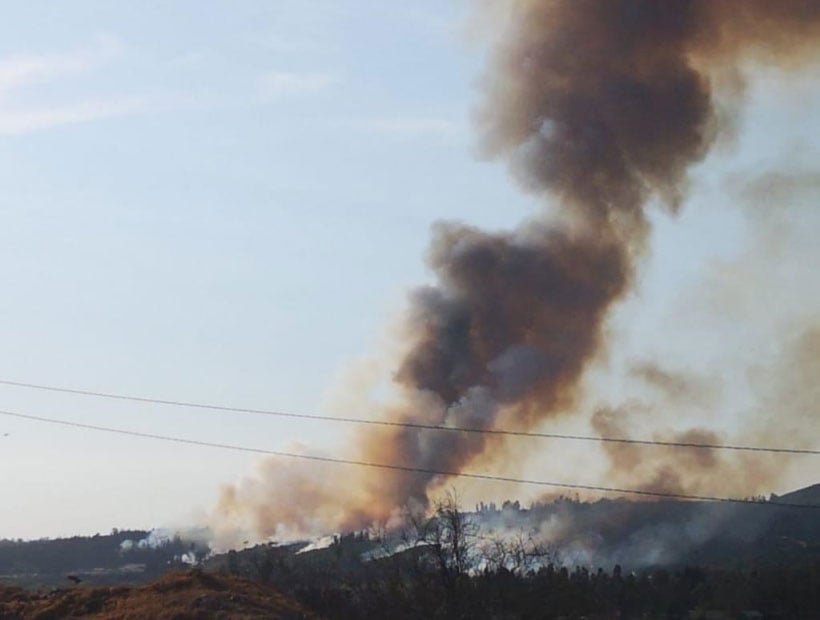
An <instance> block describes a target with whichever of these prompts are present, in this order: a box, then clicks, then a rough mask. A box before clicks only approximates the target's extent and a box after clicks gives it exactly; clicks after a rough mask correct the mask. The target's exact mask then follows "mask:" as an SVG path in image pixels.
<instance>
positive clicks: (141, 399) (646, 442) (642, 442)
mask: <svg viewBox="0 0 820 620" xmlns="http://www.w3.org/2000/svg"><path fill="white" fill-rule="evenodd" d="M0 385H9V386H13V387H20V388H26V389H32V390H44V391H48V392H59V393H63V394H77V395H81V396H94V397H97V398H108V399H113V400H124V401H131V402H138V403H151V404H155V405H170V406H174V407H190V408H193V409H207V410H210V411H222V412H227V413H250V414H255V415H266V416H275V417H281V418H292V419H300V420H317V421H321V422H336V423H342V424H361V425H370V426H382V427H394V428H412V429H417V430H432V431H444V432H450V433H479V434H483V435H502V436H508V437H532V438H540V439H558V440H569V441H591V442H598V443H615V444H628V445H637V446H661V447H669V448H696V449H700V450H733V451H740V452H767V453H774V454H803V455H820V450H812V449H804V448H777V447H770V446H743V445H731V444H713V443H700V442H690V441H661V440H650V439H629V438H626V437H595V436H592V435H570V434H562V433H541V432H533V431H516V430H508V429H494V428H477V427H465V426H444V425H441V424H420V423H416V422H395V421H389V420H373V419H367V418H351V417H338V416H328V415H320V414H309V413H292V412H286V411H276V410H270V409H249V408H245V407H229V406H224V405H215V404H211V403H197V402H191V401H184V400H165V399H161V398H149V397H145V396H129V395H125V394H114V393H110V392H95V391H91V390H80V389H76V388H65V387H56V386H52V385H41V384H36V383H22V382H19V381H9V380H5V379H0Z"/></svg>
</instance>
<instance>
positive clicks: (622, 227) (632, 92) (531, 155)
mask: <svg viewBox="0 0 820 620" xmlns="http://www.w3.org/2000/svg"><path fill="white" fill-rule="evenodd" d="M512 10H513V12H514V15H513V17H512V20H511V24H512V27H511V30H510V32H508V33H507V34H506V36H505V38H504V39H503V40H502V42H501V44H500V47H499V49H498V51H497V53H496V55H495V58H494V61H493V64H492V66H491V68H490V71H489V75H488V78H487V90H488V92H487V101H486V103H485V105H484V106H483V108H482V110H481V130H482V133H483V136H484V138H485V143H486V146H487V148H488V150H489V152H490V153H491V154H494V155H497V156H503V157H505V158H506V159H508V161H509V162H510V165H511V167H512V169H513V172H514V174H515V176H516V177H517V178H518V179H519V180H520V181H521V182H522V183H523V184H524V186H525V187H526V188H527V189H529V190H531V191H534V192H536V193H537V194H539V195H543V197H544V199H545V201H546V202H547V203H549V204H551V205H552V206H554V207H557V209H556V211H557V217H553V219H552V221H551V222H550V223H547V222H546V218H544V219H542V220H535V221H533V222H530V223H527V224H525V225H522V226H521V227H520V228H519V229H517V230H516V231H515V232H513V233H510V234H505V235H494V234H488V233H483V232H481V231H478V230H475V229H472V228H468V227H464V226H456V225H440V226H439V227H438V230H437V234H436V237H435V239H434V242H433V247H432V251H431V258H430V262H431V266H432V267H433V269H434V270H435V273H436V275H437V276H438V281H439V283H438V285H437V286H435V287H432V288H428V289H421V290H418V291H416V292H415V294H414V296H413V310H412V313H411V324H412V326H413V328H414V333H415V342H414V343H413V346H412V348H411V349H410V351H409V352H408V354H407V356H406V358H405V359H404V361H403V363H402V365H401V367H400V368H399V371H398V373H397V375H396V379H397V381H398V382H400V383H401V384H402V385H403V386H405V387H407V388H408V389H409V390H413V391H423V392H429V393H432V394H434V395H435V396H436V397H437V399H438V400H439V402H440V403H441V408H440V409H439V411H440V412H441V417H440V419H439V420H438V422H441V423H444V424H453V425H469V426H473V427H481V428H491V427H493V425H494V423H495V419H496V417H497V416H498V414H499V412H500V411H501V410H502V409H504V410H508V411H509V410H512V411H513V412H514V416H515V419H517V420H519V424H520V426H522V427H526V426H529V425H532V424H533V423H535V422H537V421H539V420H541V419H544V418H546V417H548V416H550V415H554V414H555V413H556V412H557V411H558V410H560V409H561V408H563V407H566V406H568V405H570V404H571V403H572V400H573V396H574V395H575V391H576V386H577V383H578V380H579V378H580V377H581V375H582V373H583V371H584V369H585V366H586V364H587V363H588V362H589V360H590V359H592V357H593V356H594V355H595V353H596V352H597V351H598V350H599V348H600V347H601V346H602V344H603V336H602V326H603V323H604V321H605V319H606V317H607V311H608V310H609V308H610V307H611V306H612V304H613V303H614V302H615V301H616V300H617V299H619V298H620V297H621V295H622V294H623V293H624V292H625V291H626V290H628V288H629V285H630V283H631V280H632V276H633V271H634V270H633V261H634V260H635V259H636V258H637V257H638V256H639V255H640V253H641V249H642V246H643V242H644V239H645V236H646V233H647V224H646V220H645V217H644V213H643V206H644V203H645V202H646V200H647V199H648V198H649V197H650V196H657V197H659V198H660V199H662V200H663V201H664V202H665V203H666V204H667V205H668V206H669V207H670V208H675V207H676V206H677V204H678V203H679V201H680V198H681V194H682V191H683V190H682V187H681V186H682V182H683V179H684V175H685V172H686V168H687V166H688V165H689V164H690V163H691V162H693V161H696V160H697V159H699V158H700V157H701V156H702V155H703V154H704V153H705V151H706V147H707V145H708V143H709V141H710V139H711V136H712V134H713V132H714V116H713V113H712V107H711V105H710V96H709V84H708V81H707V80H706V79H705V78H704V77H703V76H702V75H700V74H699V73H698V72H697V71H696V70H695V69H694V68H692V67H691V66H690V64H689V62H688V59H687V48H688V44H689V42H690V40H691V39H692V37H693V35H694V33H695V32H696V31H697V27H698V19H697V16H698V12H699V11H698V8H697V7H696V6H695V5H693V4H692V3H682V2H674V1H672V2H667V1H664V2H657V1H653V2H637V1H631V2H625V1H616V0H601V1H596V2H592V1H585V0H571V1H569V0H568V1H565V2H543V1H542V2H518V3H514V4H513V9H512ZM407 417H408V418H411V419H412V418H414V412H413V411H410V412H408V413H407ZM487 448H488V446H486V445H485V440H483V439H481V438H480V437H479V438H477V437H475V436H465V435H458V434H451V433H437V434H436V433H431V432H427V433H424V432H421V433H420V432H417V431H403V432H400V433H397V434H396V435H395V436H394V438H393V442H392V443H391V449H390V450H389V451H388V452H387V453H384V452H382V453H380V454H379V456H382V457H386V458H393V459H395V458H399V459H400V460H401V462H412V463H415V464H417V465H419V466H421V467H424V468H430V469H439V470H445V471H457V470H459V469H461V468H462V467H463V466H464V465H466V464H467V463H468V462H469V461H470V460H471V459H473V458H474V457H476V456H477V455H479V454H482V453H483V452H484V450H485V449H487ZM407 483H408V485H409V488H408V487H405V488H402V489H400V491H399V493H398V494H397V497H396V498H395V499H396V500H397V501H401V499H402V496H403V495H407V494H409V495H411V496H414V497H416V498H419V499H423V498H424V497H425V495H424V491H425V488H426V486H427V484H428V483H429V480H426V479H423V478H422V479H419V478H418V477H417V478H415V479H409V478H408V480H407Z"/></svg>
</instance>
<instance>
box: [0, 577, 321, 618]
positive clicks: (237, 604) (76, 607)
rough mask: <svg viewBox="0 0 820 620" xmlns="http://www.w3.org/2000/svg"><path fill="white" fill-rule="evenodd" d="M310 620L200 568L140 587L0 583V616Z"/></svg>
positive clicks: (270, 594) (263, 591)
mask: <svg viewBox="0 0 820 620" xmlns="http://www.w3.org/2000/svg"><path fill="white" fill-rule="evenodd" d="M14 618H26V619H29V618H31V619H37V620H58V619H61V618H99V619H102V618H105V619H108V620H115V619H116V620H135V619H138V618H152V619H157V620H195V619H196V620H200V619H208V618H226V619H227V618H231V619H234V618H236V619H243V618H272V619H281V620H285V619H287V620H296V619H302V618H304V619H313V618H317V616H316V615H315V614H313V613H312V612H309V611H307V610H306V609H304V608H303V607H301V606H300V605H299V604H298V603H296V602H295V601H293V600H292V599H289V598H288V597H286V596H284V595H283V594H281V593H279V592H276V591H275V590H272V589H270V588H268V587H265V586H263V585H261V584H258V583H255V582H252V581H248V580H246V579H240V578H236V577H227V576H222V575H213V574H209V573H203V572H201V571H197V570H194V571H190V572H186V573H170V574H168V575H165V576H163V577H162V578H160V579H158V580H156V581H154V582H152V583H149V584H148V585H145V586H141V587H126V586H117V587H83V586H82V585H80V586H77V587H73V588H66V589H58V590H53V591H51V592H48V593H45V592H41V593H35V592H29V591H26V590H23V589H20V588H5V587H2V586H0V619H3V620H6V619H8V620H11V619H14Z"/></svg>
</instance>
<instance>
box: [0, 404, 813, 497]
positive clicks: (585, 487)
mask: <svg viewBox="0 0 820 620" xmlns="http://www.w3.org/2000/svg"><path fill="white" fill-rule="evenodd" d="M0 415H2V416H7V417H12V418H18V419H23V420H29V421H32V422H40V423H46V424H53V425H59V426H67V427H71V428H79V429H86V430H93V431H99V432H104V433H113V434H118V435H125V436H129V437H140V438H143V439H153V440H158V441H166V442H172V443H178V444H185V445H191V446H200V447H207V448H218V449H222V450H232V451H235V452H245V453H251V454H261V455H269V456H278V457H283V458H291V459H301V460H307V461H316V462H322V463H332V464H336V465H352V466H357V467H368V468H374V469H382V470H390V471H399V472H407V473H417V474H425V475H433V476H445V477H451V478H467V479H472V480H486V481H491V482H505V483H512V484H525V485H531V486H540V487H550V488H557V489H567V490H573V491H597V492H601V493H610V494H613V493H615V494H623V495H635V496H642V497H652V498H656V499H675V500H687V501H700V502H712V503H724V504H750V505H754V506H770V507H778V508H800V509H810V510H820V505H813V504H798V503H790V502H782V503H781V502H761V501H757V500H753V499H742V498H733V497H721V496H713V495H693V494H686V493H667V492H662V491H650V490H643V489H629V488H618V487H607V486H601V485H592V484H572V483H565V482H552V481H547V480H534V479H528V478H515V477H511V476H497V475H492V474H481V473H473V472H464V471H445V470H437V469H428V468H424V467H411V466H409V465H398V464H394V463H377V462H371V461H361V460H355V459H345V458H339V457H331V456H321V455H315V454H301V453H296V452H286V451H282V450H270V449H266V448H254V447H251V446H241V445H237V444H228V443H219V442H213V441H203V440H199V439H191V438H188V437H177V436H172V435H163V434H158V433H146V432H142V431H134V430H129V429H123V428H114V427H110V426H101V425H98V424H87V423H85V422H77V421H74V420H64V419H58V418H50V417H45V416H38V415H31V414H27V413H20V412H16V411H5V410H0Z"/></svg>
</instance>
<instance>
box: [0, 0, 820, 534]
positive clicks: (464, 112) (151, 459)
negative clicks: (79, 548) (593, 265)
mask: <svg viewBox="0 0 820 620" xmlns="http://www.w3.org/2000/svg"><path fill="white" fill-rule="evenodd" d="M4 9H5V16H4V17H5V19H4V20H2V23H1V24H0V187H2V188H3V189H2V192H0V222H2V226H0V283H2V286H3V291H4V294H3V295H2V296H0V350H1V351H2V355H0V380H3V379H4V380H11V381H21V382H30V383H41V384H48V385H56V386H65V387H73V388H79V389H86V390H99V391H107V392H118V393H125V394H133V395H139V396H152V397H156V398H164V399H179V400H191V401H198V402H214V403H219V404H224V405H230V406H236V407H252V408H261V409H275V410H281V411H292V412H304V413H325V414H327V413H330V414H342V413H344V414H346V415H356V412H355V411H349V410H344V411H343V410H342V408H343V404H340V403H344V402H345V399H344V398H340V397H339V394H340V393H344V392H346V391H349V390H350V388H349V387H348V382H349V381H351V379H350V375H351V370H350V369H351V368H354V369H355V368H360V366H361V365H362V364H363V363H364V364H365V365H366V363H367V360H368V359H370V358H369V357H368V356H370V355H375V356H376V357H378V355H377V354H378V352H379V351H382V350H383V349H384V348H385V346H386V345H385V344H384V341H385V340H388V341H389V339H390V330H391V326H393V325H395V323H396V320H397V317H398V316H399V315H400V313H401V311H402V308H404V307H405V299H406V294H407V291H408V290H409V288H410V287H412V286H413V285H417V284H420V283H424V282H426V281H429V280H430V278H431V275H430V273H429V271H428V270H427V268H426V265H425V262H424V255H425V251H426V247H427V244H428V241H429V238H430V227H431V225H432V224H433V223H434V222H435V221H437V220H442V219H444V220H464V221H468V222H470V223H472V224H475V225H478V226H481V227H486V228H490V229H504V228H510V227H513V226H515V225H516V223H517V222H519V221H520V220H522V219H523V218H525V217H527V216H528V215H530V214H531V213H533V211H534V210H535V209H536V208H538V206H537V202H536V201H535V199H534V198H533V197H532V196H528V195H527V194H525V193H523V192H521V191H520V190H519V188H518V187H517V186H516V184H515V182H514V181H513V180H511V179H510V177H509V175H508V174H507V171H506V170H505V167H504V165H503V164H502V163H499V162H489V161H486V160H484V159H482V158H481V156H480V153H479V149H478V146H477V144H478V140H477V137H476V132H475V129H474V127H473V123H472V121H471V116H472V114H473V111H474V110H475V107H476V105H477V103H478V102H479V101H480V96H481V91H480V89H481V73H482V67H483V66H484V61H485V58H486V54H487V47H486V45H484V44H483V43H482V41H481V40H480V38H479V37H475V36H471V30H470V24H471V23H472V15H473V10H474V6H472V5H471V4H470V3H468V2H465V1H453V0H449V1H447V2H442V1H441V0H419V1H417V2H413V3H385V2H379V1H378V0H332V1H331V0H264V1H263V0H259V1H254V0H247V1H244V2H241V3H236V2H227V1H224V2H220V1H216V0H208V1H204V2H203V1H196V2H194V1H193V0H191V1H183V0H180V1H177V2H173V3H169V2H160V1H149V0H146V1H144V2H140V3H113V2H106V1H103V0H98V1H92V0H77V1H75V2H72V3H47V2H39V1H37V2H23V1H17V0H15V1H14V2H9V3H7V4H6V5H5V6H4ZM755 76H756V77H755V79H754V80H752V82H751V86H750V96H749V100H750V102H751V103H750V105H749V106H747V107H746V110H745V112H744V117H743V119H741V122H740V123H739V129H738V134H737V136H736V138H735V140H734V141H733V142H732V144H730V145H726V146H723V147H721V148H719V149H717V150H716V151H715V153H714V154H713V155H712V156H710V157H709V158H708V159H707V160H706V161H705V162H704V163H703V164H700V165H699V166H698V167H697V169H696V170H695V171H694V174H693V187H692V192H691V193H690V197H689V199H688V203H687V205H686V209H685V210H684V212H683V214H682V215H681V216H679V217H677V218H671V217H668V216H665V215H661V214H660V213H655V215H654V216H653V219H654V224H655V227H654V234H653V240H652V244H651V247H652V249H651V252H650V260H649V262H648V263H647V265H646V267H645V270H644V273H643V280H642V283H641V286H640V287H639V290H638V291H637V292H636V293H635V297H634V298H632V299H630V300H627V302H626V304H625V305H624V309H623V310H622V311H621V312H620V313H618V315H617V316H616V317H615V326H616V328H617V329H620V330H621V331H622V332H623V334H625V335H624V339H625V341H628V346H624V348H623V349H622V353H618V354H615V355H614V356H613V358H612V360H611V361H610V364H611V365H617V364H618V361H619V360H626V359H627V357H629V356H632V355H640V354H645V355H649V354H650V353H651V354H653V355H654V354H661V353H662V354H664V355H669V356H671V357H673V358H674V359H676V360H678V365H681V366H684V367H686V366H689V365H695V364H697V360H698V358H699V356H700V355H701V354H702V352H703V348H702V347H700V346H694V345H693V342H694V343H697V342H699V341H698V340H697V338H695V339H693V338H692V334H691V333H690V332H687V331H686V330H683V333H681V334H679V336H677V337H674V338H669V339H664V340H663V343H660V342H659V339H658V338H656V335H657V334H658V333H661V332H667V331H668V324H667V323H666V322H668V321H671V320H676V319H674V317H675V316H676V315H675V312H679V311H680V304H679V301H680V298H681V295H684V294H685V293H683V292H682V291H688V290H690V289H696V288H698V286H700V283H701V281H702V279H703V272H704V266H705V265H710V264H714V263H715V262H716V261H718V262H720V261H722V262H723V263H728V262H731V261H733V260H735V259H736V258H737V257H738V256H742V252H743V248H744V247H745V244H746V243H747V242H748V238H747V237H748V235H747V232H748V223H747V222H746V219H745V216H744V215H743V214H741V213H740V212H738V210H736V209H732V208H731V207H730V206H728V205H725V204H723V203H726V202H728V201H729V200H728V199H727V198H726V191H725V190H726V183H727V182H728V181H727V179H729V180H731V179H737V178H738V177H739V176H740V177H743V175H745V174H747V173H748V171H749V170H751V169H755V170H763V169H767V168H768V167H772V166H775V165H776V164H777V162H779V161H781V160H783V158H784V157H785V158H787V159H789V161H795V162H798V165H800V166H811V162H812V161H814V158H815V157H816V155H817V149H816V146H815V145H814V144H812V141H811V139H810V137H811V136H812V135H815V136H816V135H820V114H818V113H817V112H816V111H815V110H820V105H818V104H820V88H818V87H817V86H815V85H813V84H812V83H811V82H812V80H809V79H806V76H805V75H803V76H802V77H801V76H797V77H793V78H790V79H791V80H792V81H791V82H788V83H787V82H785V81H784V79H785V78H781V77H778V76H777V75H776V74H773V73H766V72H762V71H761V72H757V73H756V74H755ZM715 203H719V204H720V205H722V207H721V208H720V209H714V208H712V206H713V205H714V204H715ZM704 205H709V206H708V208H707V207H705V206H704ZM813 230H816V228H815V229H813ZM774 277H775V276H772V278H774ZM808 277H813V276H811V274H809V276H808ZM815 282H816V281H815ZM818 284H820V283H818ZM818 289H820V287H818ZM639 302H640V303H639ZM772 303H774V301H772ZM764 305H765V303H764ZM796 306H797V310H795V312H796V313H799V311H803V310H804V309H805V308H804V306H802V305H801V303H800V302H796ZM701 337H702V338H707V337H708V336H707V335H704V334H701ZM757 337H758V338H759V339H761V340H764V339H765V337H766V332H765V330H763V331H761V332H760V333H759V334H757ZM738 338H740V339H743V338H747V335H746V334H741V335H739V336H738ZM664 347H665V349H664ZM714 354H715V355H719V351H718V350H717V349H715V351H714ZM363 360H364V361H363ZM601 377H603V378H599V382H600V386H601V390H602V392H606V391H607V390H610V391H611V392H612V393H617V392H618V389H619V388H618V386H617V385H616V383H617V382H610V383H611V384H608V383H607V380H606V372H605V371H604V370H602V371H601ZM737 392H738V394H737V399H736V400H734V401H733V402H730V403H729V404H727V406H726V407H727V411H730V410H732V409H733V408H734V409H735V410H736V409H738V408H739V407H741V405H742V406H747V405H748V403H746V402H745V401H744V396H743V394H742V393H741V392H742V389H741V388H738V389H737ZM0 409H2V410H10V411H18V412H22V413H27V414H33V415H42V416H49V417H57V418H60V419H66V420H75V421H79V422H83V423H88V424H99V425H107V426H115V427H120V428H128V429H133V430H137V431H143V432H154V433H163V434H169V435H178V436H182V437H189V438H192V439H200V440H204V441H213V442H222V443H234V444H239V445H247V446H252V447H259V448H269V449H282V448H283V447H287V446H293V445H297V446H301V447H304V448H305V449H308V450H311V449H321V450H325V451H327V452H328V453H333V451H334V449H335V447H336V446H337V445H338V444H339V442H341V441H343V440H344V438H345V437H346V436H348V435H346V433H349V432H350V431H349V429H342V428H339V427H331V426H328V425H320V424H317V423H311V422H294V421H292V420H285V421H283V420H278V419H276V418H260V417H254V416H247V415H239V414H221V413H214V412H203V411H200V410H193V411H192V410H186V409H180V408H169V407H162V406H158V405H146V404H135V403H123V402H113V401H104V400H97V399H91V398H85V397H79V396H70V395H66V394H50V393H43V392H36V391H31V390H24V389H20V388H13V387H9V386H0ZM728 419H730V422H727V424H730V423H731V416H730V417H729V418H728ZM254 461H255V457H253V456H252V455H247V454H237V453H233V452H227V451H219V450H209V449H206V448H201V447H195V446H180V445H175V444H164V443H161V442H153V441H148V440H142V439H137V438H133V437H119V436H114V435H106V434H100V433H95V432H93V431H90V430H78V429H70V428H62V427H53V426H48V425H43V424H36V423H34V422H31V421H25V420H19V419H12V418H8V419H6V418H3V417H2V416H0V495H1V496H2V500H1V501H0V506H2V508H1V509H0V538H18V537H22V538H39V537H43V536H58V535H70V534H91V533H95V532H105V531H108V530H110V529H111V528H114V527H118V528H126V527H143V528H149V527H155V526H162V525H169V524H170V525H176V524H184V523H191V522H194V521H196V519H197V518H198V516H199V515H201V514H202V513H203V512H206V511H207V510H208V509H209V507H210V506H211V505H212V504H213V502H214V501H215V499H216V497H217V494H218V491H219V488H220V485H221V484H223V483H226V482H231V481H234V480H236V479H237V478H239V477H241V476H243V475H244V474H246V473H247V472H248V471H250V470H251V469H252V468H253V463H254ZM317 475H327V472H323V473H322V472H320V473H317ZM338 475H343V473H340V474H338ZM800 480H802V479H800V478H799V476H798V477H796V478H795V481H796V482H797V481H800Z"/></svg>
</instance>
